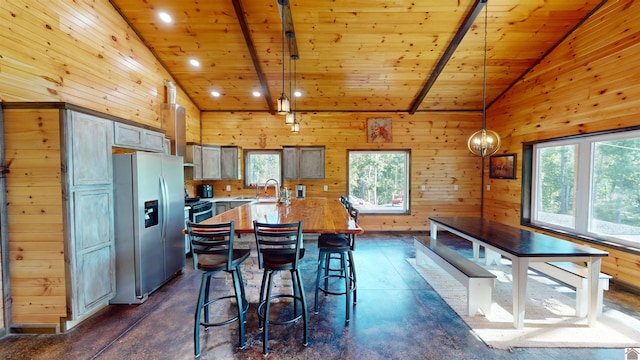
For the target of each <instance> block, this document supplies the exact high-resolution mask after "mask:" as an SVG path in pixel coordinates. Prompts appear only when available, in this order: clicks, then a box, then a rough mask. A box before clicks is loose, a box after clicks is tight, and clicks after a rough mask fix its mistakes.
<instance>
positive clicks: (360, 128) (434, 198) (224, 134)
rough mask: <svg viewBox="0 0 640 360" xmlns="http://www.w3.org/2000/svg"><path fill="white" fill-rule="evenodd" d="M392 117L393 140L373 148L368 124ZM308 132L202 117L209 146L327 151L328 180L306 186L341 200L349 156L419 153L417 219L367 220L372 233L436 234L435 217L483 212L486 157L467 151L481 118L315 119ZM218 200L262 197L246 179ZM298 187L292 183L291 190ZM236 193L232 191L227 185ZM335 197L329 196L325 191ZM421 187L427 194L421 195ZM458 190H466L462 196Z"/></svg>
mask: <svg viewBox="0 0 640 360" xmlns="http://www.w3.org/2000/svg"><path fill="white" fill-rule="evenodd" d="M380 117H388V118H391V119H392V137H393V142H391V143H385V144H379V143H367V136H366V123H367V119H368V118H380ZM300 122H301V125H300V127H301V130H300V133H298V134H293V133H291V131H290V129H289V127H288V126H285V124H284V117H283V116H273V115H269V114H263V113H218V112H204V113H203V114H202V141H203V143H207V144H220V145H238V146H240V147H242V148H243V149H260V148H261V142H260V141H261V138H264V142H265V144H264V148H265V149H280V148H282V146H285V145H301V146H304V145H325V146H326V151H325V177H326V178H325V179H324V180H313V181H310V180H305V181H300V183H304V184H306V185H307V196H309V197H314V196H322V197H333V198H336V199H337V198H339V197H340V196H341V195H344V194H346V192H347V150H349V149H354V150H355V149H358V150H362V149H411V215H393V216H392V215H366V214H365V215H361V220H360V223H361V225H362V226H363V227H364V228H365V229H366V230H369V231H372V230H405V231H406V230H428V228H429V226H428V220H427V217H428V216H439V215H442V216H446V215H456V214H457V215H469V216H477V215H478V214H479V211H480V203H479V187H480V178H479V176H478V174H480V166H481V161H480V158H478V157H475V156H473V155H471V154H470V153H469V151H468V150H467V139H468V137H469V136H470V135H471V134H472V133H473V132H474V131H476V130H478V129H479V126H480V124H481V117H480V114H479V113H477V112H425V113H416V114H415V115H407V114H403V113H402V114H401V113H352V112H346V113H339V112H338V113H309V114H302V116H301V120H300ZM209 183H211V184H213V186H214V194H215V196H227V195H228V196H238V195H255V190H251V189H244V188H243V182H242V181H224V180H223V181H211V182H209ZM296 183H297V181H291V182H287V183H285V185H286V186H288V187H289V188H290V189H292V188H293V186H294V185H295V184H296ZM226 185H231V186H232V191H231V192H226V191H225V186H226ZM324 185H328V186H329V191H328V192H324V190H323V186H324ZM421 185H425V187H426V190H425V191H421ZM454 185H458V191H454Z"/></svg>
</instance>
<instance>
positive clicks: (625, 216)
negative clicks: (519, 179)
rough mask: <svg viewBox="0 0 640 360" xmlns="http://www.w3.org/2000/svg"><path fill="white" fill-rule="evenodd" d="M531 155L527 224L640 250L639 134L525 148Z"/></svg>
mask: <svg viewBox="0 0 640 360" xmlns="http://www.w3.org/2000/svg"><path fill="white" fill-rule="evenodd" d="M527 151H529V152H530V159H531V167H530V169H531V171H530V173H531V175H530V180H527V179H526V178H525V184H526V183H527V182H529V181H530V185H531V186H530V188H531V192H530V194H531V196H530V199H528V200H527V199H525V201H523V206H525V205H527V204H528V206H529V207H530V212H529V211H525V210H524V209H523V215H524V217H525V219H524V220H525V222H527V221H528V222H530V223H531V224H533V225H539V226H544V227H549V228H552V229H557V230H560V231H565V232H570V233H574V234H577V235H584V236H588V237H591V238H596V239H602V240H608V241H612V242H616V243H619V244H623V245H630V246H634V247H640V131H625V132H616V133H607V134H599V135H593V136H586V137H576V138H569V139H564V140H558V141H549V142H542V143H538V144H533V145H530V146H527V145H525V158H527ZM527 216H528V217H529V219H527Z"/></svg>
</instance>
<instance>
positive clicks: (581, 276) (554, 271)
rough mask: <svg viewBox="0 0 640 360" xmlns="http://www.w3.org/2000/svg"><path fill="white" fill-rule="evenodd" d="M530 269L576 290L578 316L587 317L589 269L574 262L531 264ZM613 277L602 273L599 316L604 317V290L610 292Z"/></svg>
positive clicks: (599, 290) (599, 284)
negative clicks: (610, 282) (610, 281)
mask: <svg viewBox="0 0 640 360" xmlns="http://www.w3.org/2000/svg"><path fill="white" fill-rule="evenodd" d="M529 268H530V269H533V270H535V271H537V272H540V273H542V274H545V275H548V276H550V277H552V278H554V279H556V280H559V281H561V282H563V283H565V284H567V285H570V286H572V287H574V288H575V289H576V316H577V317H585V316H587V307H588V305H589V291H588V282H587V278H588V276H587V275H588V273H587V271H588V270H587V267H586V266H581V265H579V264H576V263H572V262H546V263H544V262H531V263H529ZM611 278H612V277H611V276H609V275H607V274H604V273H600V278H599V281H598V302H597V314H598V316H600V315H602V298H603V296H604V290H609V280H611Z"/></svg>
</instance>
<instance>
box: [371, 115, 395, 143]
mask: <svg viewBox="0 0 640 360" xmlns="http://www.w3.org/2000/svg"><path fill="white" fill-rule="evenodd" d="M391 135H392V133H391V118H369V119H367V142H368V143H390V142H391V141H392V136H391Z"/></svg>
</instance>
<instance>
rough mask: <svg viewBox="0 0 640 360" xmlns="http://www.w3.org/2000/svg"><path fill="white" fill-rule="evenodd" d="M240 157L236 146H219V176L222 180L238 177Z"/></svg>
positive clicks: (236, 178)
mask: <svg viewBox="0 0 640 360" xmlns="http://www.w3.org/2000/svg"><path fill="white" fill-rule="evenodd" d="M239 164H240V158H239V157H238V147H237V146H222V147H221V148H220V168H221V178H222V179H224V180H238V179H240V166H239Z"/></svg>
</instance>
